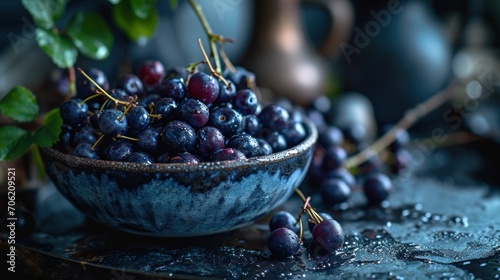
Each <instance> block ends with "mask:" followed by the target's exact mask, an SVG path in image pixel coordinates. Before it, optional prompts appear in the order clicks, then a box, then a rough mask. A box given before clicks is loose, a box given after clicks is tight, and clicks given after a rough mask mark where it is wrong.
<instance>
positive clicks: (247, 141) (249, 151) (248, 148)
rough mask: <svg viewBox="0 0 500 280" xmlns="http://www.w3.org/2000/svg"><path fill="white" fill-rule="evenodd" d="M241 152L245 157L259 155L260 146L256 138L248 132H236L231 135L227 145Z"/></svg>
mask: <svg viewBox="0 0 500 280" xmlns="http://www.w3.org/2000/svg"><path fill="white" fill-rule="evenodd" d="M227 146H228V147H229V148H234V149H236V150H238V151H240V152H242V153H243V154H244V155H245V156H246V157H247V158H251V157H256V156H259V155H260V146H259V142H258V141H257V139H255V138H254V137H253V136H251V135H249V134H238V135H235V136H233V137H232V138H231V139H230V140H229V143H228V145H227Z"/></svg>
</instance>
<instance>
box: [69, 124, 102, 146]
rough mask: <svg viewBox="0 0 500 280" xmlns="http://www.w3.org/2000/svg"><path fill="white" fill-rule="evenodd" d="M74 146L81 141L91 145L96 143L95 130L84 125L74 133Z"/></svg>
mask: <svg viewBox="0 0 500 280" xmlns="http://www.w3.org/2000/svg"><path fill="white" fill-rule="evenodd" d="M71 140H72V142H73V143H72V144H73V146H75V145H76V144H78V143H79V142H81V141H87V142H89V143H95V141H97V136H96V134H95V130H94V128H93V127H92V126H90V125H82V126H80V127H78V128H77V129H76V130H75V132H74V133H73V137H72V139H71Z"/></svg>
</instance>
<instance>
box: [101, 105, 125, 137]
mask: <svg viewBox="0 0 500 280" xmlns="http://www.w3.org/2000/svg"><path fill="white" fill-rule="evenodd" d="M98 124H99V129H100V130H101V132H102V133H104V134H106V135H109V136H112V137H115V136H116V135H118V134H124V133H125V132H126V131H127V128H128V121H127V116H126V115H124V114H123V112H122V111H120V110H116V109H106V110H104V111H102V113H101V115H100V116H99V120H98Z"/></svg>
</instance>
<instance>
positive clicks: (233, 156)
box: [212, 148, 246, 161]
mask: <svg viewBox="0 0 500 280" xmlns="http://www.w3.org/2000/svg"><path fill="white" fill-rule="evenodd" d="M245 159H246V156H245V155H244V154H243V153H242V152H240V151H238V150H236V149H233V148H223V149H220V150H218V151H217V152H215V153H214V154H213V155H212V161H227V160H237V161H242V160H245Z"/></svg>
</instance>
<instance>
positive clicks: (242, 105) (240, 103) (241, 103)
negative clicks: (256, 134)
mask: <svg viewBox="0 0 500 280" xmlns="http://www.w3.org/2000/svg"><path fill="white" fill-rule="evenodd" d="M258 104H259V102H258V99H257V95H255V93H254V92H253V91H252V90H251V89H242V90H239V91H238V92H236V96H235V97H234V99H233V108H234V109H236V110H237V111H238V112H240V113H241V114H242V115H244V116H245V115H251V114H253V113H255V110H256V109H257V105H258Z"/></svg>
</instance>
